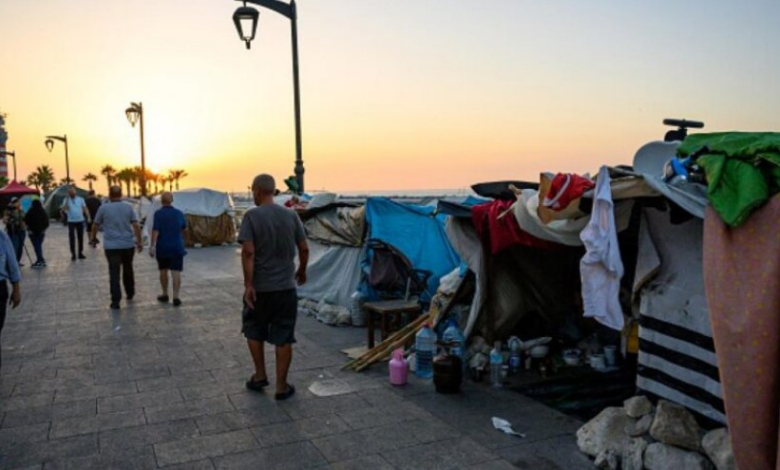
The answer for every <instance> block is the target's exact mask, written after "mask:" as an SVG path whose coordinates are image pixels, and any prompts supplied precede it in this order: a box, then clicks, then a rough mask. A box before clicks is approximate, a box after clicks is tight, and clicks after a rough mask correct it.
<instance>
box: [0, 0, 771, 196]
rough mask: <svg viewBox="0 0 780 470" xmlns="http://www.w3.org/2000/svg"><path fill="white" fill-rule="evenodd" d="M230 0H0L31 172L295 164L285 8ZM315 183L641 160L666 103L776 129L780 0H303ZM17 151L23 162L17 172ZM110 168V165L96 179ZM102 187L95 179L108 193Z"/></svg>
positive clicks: (200, 174) (499, 174) (442, 184)
mask: <svg viewBox="0 0 780 470" xmlns="http://www.w3.org/2000/svg"><path fill="white" fill-rule="evenodd" d="M237 6H240V3H238V2H235V1H230V0H197V1H196V0H189V1H183V0H164V1H163V0H134V1H122V2H119V1H109V0H100V1H98V0H37V1H29V0H0V40H1V41H2V45H1V46H0V67H2V73H0V110H2V112H5V113H8V118H7V125H6V127H7V130H8V132H9V134H10V138H9V141H8V150H14V151H16V152H17V153H18V159H19V160H18V166H19V173H20V177H21V178H24V177H25V176H26V175H27V174H28V173H29V172H30V171H32V170H33V169H34V168H35V167H36V166H37V165H41V164H49V165H51V166H52V167H53V168H54V170H55V173H56V175H57V177H58V178H59V177H63V176H64V175H65V168H64V153H63V149H62V147H61V146H60V145H59V144H58V146H57V147H56V148H55V149H54V152H52V153H49V152H48V151H47V150H46V148H45V147H44V144H43V141H44V137H45V136H46V135H47V134H67V135H68V138H69V140H70V154H71V174H72V176H74V177H75V178H77V179H78V180H81V177H82V176H83V175H84V174H85V173H87V172H93V173H95V174H98V172H99V169H100V167H101V166H102V165H104V164H106V163H111V164H112V165H114V166H115V167H123V166H135V165H139V164H140V150H139V142H138V140H139V139H138V129H137V128H135V129H134V128H131V127H130V124H129V123H128V122H127V120H126V118H125V115H124V109H125V108H126V107H127V106H128V105H129V103H130V102H131V101H142V102H143V104H144V108H145V111H146V115H145V125H146V155H147V166H148V167H149V168H151V169H156V170H167V169H169V168H184V169H186V170H187V171H188V172H189V173H190V176H189V177H188V178H187V179H185V180H183V186H187V187H192V186H208V187H212V188H218V189H223V190H228V191H231V190H232V191H243V190H244V189H245V188H246V186H247V185H248V184H249V182H250V180H251V177H252V176H253V175H255V174H256V173H259V172H270V173H271V174H273V175H275V176H277V178H279V179H282V178H284V177H286V176H288V175H290V174H292V170H293V164H294V156H295V146H294V125H293V101H292V99H293V96H292V77H291V52H290V30H289V21H288V20H287V19H286V18H284V17H282V16H280V15H278V14H276V13H274V12H271V11H268V10H262V9H261V14H260V25H259V28H258V36H257V39H256V40H255V41H254V43H253V45H252V49H251V50H250V51H247V50H246V48H245V47H244V45H243V44H242V43H241V42H240V41H239V39H238V36H237V34H236V32H235V29H234V27H233V24H232V18H231V17H232V14H233V11H234V10H235V8H236V7H237ZM298 11H299V25H298V27H299V35H300V37H299V44H300V46H299V47H300V55H301V57H300V67H301V94H302V116H303V139H304V142H303V152H304V160H305V165H306V184H307V189H309V190H319V189H327V190H331V191H337V192H338V191H355V190H382V189H388V190H389V189H395V190H409V189H423V188H426V189H433V188H465V187H468V186H469V185H471V184H473V183H476V182H480V181H489V180H497V179H510V178H511V179H531V180H535V179H537V178H538V173H539V172H541V171H568V172H588V171H590V172H594V171H596V170H597V169H598V166H599V165H600V164H602V163H608V164H620V163H629V164H630V162H631V160H632V158H633V155H634V152H635V151H636V149H637V148H638V147H640V146H641V145H642V144H644V143H645V142H647V141H649V140H654V139H658V138H661V137H662V136H663V134H664V132H665V131H666V129H665V128H664V127H663V126H662V125H661V120H662V119H663V118H665V117H680V118H682V117H685V118H689V119H699V120H703V121H705V123H706V125H707V127H706V129H705V130H708V131H721V130H780V60H779V59H778V58H780V28H778V27H777V25H778V19H780V2H778V1H777V0H771V1H770V0H765V1H761V0H751V1H747V2H737V1H713V0H701V1H685V2H680V1H671V0H669V1H653V2H640V1H618V0H614V1H607V0H603V1H590V0H589V1H585V0H571V1H542V0H538V1H530V0H500V1H495V2H489V1H484V0H483V1H479V0H468V1H467V0H417V1H412V0H395V1H390V0H382V1H380V0H300V1H299V3H298ZM10 166H11V165H10V164H9V167H10ZM100 181H101V182H102V181H103V180H102V178H101V180H100ZM103 186H104V184H103V183H100V185H99V188H101V189H103Z"/></svg>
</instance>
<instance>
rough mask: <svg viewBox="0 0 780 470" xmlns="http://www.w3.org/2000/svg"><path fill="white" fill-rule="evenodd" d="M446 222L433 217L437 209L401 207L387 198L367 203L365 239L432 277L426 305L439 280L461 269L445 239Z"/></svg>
mask: <svg viewBox="0 0 780 470" xmlns="http://www.w3.org/2000/svg"><path fill="white" fill-rule="evenodd" d="M445 221H446V215H443V214H441V215H437V214H436V206H416V205H410V204H400V203H397V202H394V201H391V200H390V199H387V198H370V199H368V201H367V202H366V222H367V224H368V235H367V237H368V238H369V239H376V240H380V241H382V242H385V243H387V244H389V245H392V246H393V247H395V248H396V249H398V250H399V251H401V253H403V254H404V255H405V256H406V257H407V258H408V259H409V261H411V263H412V266H413V267H414V268H416V269H423V270H427V271H430V272H431V273H432V275H431V277H430V278H429V279H428V291H427V293H425V294H424V295H423V296H422V300H423V301H429V300H430V299H431V296H433V294H434V293H436V289H437V288H438V286H439V279H441V277H442V276H444V275H446V274H449V273H450V272H451V271H452V270H453V269H455V268H456V267H458V266H459V265H460V258H459V257H458V254H457V253H456V252H455V250H454V249H453V248H452V245H451V244H450V242H449V240H448V239H447V234H446V232H445V230H444V222H445ZM369 256H370V253H369Z"/></svg>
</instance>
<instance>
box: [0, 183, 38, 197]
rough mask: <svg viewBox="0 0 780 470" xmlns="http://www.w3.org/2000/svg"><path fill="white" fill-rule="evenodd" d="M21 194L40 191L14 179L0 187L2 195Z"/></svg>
mask: <svg viewBox="0 0 780 470" xmlns="http://www.w3.org/2000/svg"><path fill="white" fill-rule="evenodd" d="M22 194H40V192H39V191H38V190H36V189H33V188H28V187H27V186H25V185H23V184H19V183H17V182H16V180H13V181H11V182H10V183H8V184H7V185H5V187H3V189H0V195H2V196H12V195H13V196H20V195H22Z"/></svg>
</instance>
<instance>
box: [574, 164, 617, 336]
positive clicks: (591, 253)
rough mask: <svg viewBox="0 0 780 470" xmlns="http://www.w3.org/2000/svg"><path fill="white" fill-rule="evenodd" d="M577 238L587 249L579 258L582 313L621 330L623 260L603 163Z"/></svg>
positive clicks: (610, 193)
mask: <svg viewBox="0 0 780 470" xmlns="http://www.w3.org/2000/svg"><path fill="white" fill-rule="evenodd" d="M580 238H581V239H582V243H583V244H584V245H585V249H586V250H587V252H586V253H585V256H584V257H583V258H582V260H581V261H580V276H581V277H582V303H583V306H584V309H585V316H586V317H592V318H595V319H596V320H597V321H598V322H599V323H601V324H602V325H605V326H607V327H609V328H612V329H615V330H622V329H623V324H624V319H623V310H622V308H621V307H620V301H619V293H620V279H621V278H622V277H623V262H622V261H621V260H620V248H619V247H618V241H617V230H616V229H615V213H614V205H613V203H612V189H611V188H610V179H609V169H608V168H607V167H606V166H602V167H601V169H600V170H599V176H598V179H597V180H596V189H595V192H594V195H593V212H592V215H591V218H590V222H588V225H586V226H585V228H584V229H583V230H582V233H581V234H580Z"/></svg>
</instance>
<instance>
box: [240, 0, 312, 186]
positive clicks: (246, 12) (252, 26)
mask: <svg viewBox="0 0 780 470" xmlns="http://www.w3.org/2000/svg"><path fill="white" fill-rule="evenodd" d="M236 1H239V2H243V3H244V6H242V7H239V8H238V9H237V10H236V12H235V13H234V14H233V22H234V23H235V25H236V30H237V31H238V37H239V38H241V40H242V41H244V42H245V43H246V48H247V49H249V48H250V43H251V42H252V40H253V39H254V38H255V32H256V31H257V20H258V18H259V16H260V13H259V12H258V11H257V10H255V9H254V8H252V7H248V6H246V4H247V3H252V4H254V5H259V6H261V7H265V8H268V9H269V10H272V11H275V12H277V13H279V14H281V15H282V16H285V17H287V18H288V19H289V20H290V28H291V33H292V62H293V64H292V65H293V91H294V94H295V98H294V99H295V103H294V105H295V178H296V179H297V181H298V192H299V193H303V174H304V172H305V170H304V168H303V151H302V150H301V91H300V85H299V80H298V10H297V8H296V6H295V0H291V1H290V3H284V2H281V1H279V0H236Z"/></svg>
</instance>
